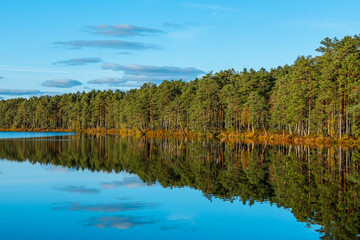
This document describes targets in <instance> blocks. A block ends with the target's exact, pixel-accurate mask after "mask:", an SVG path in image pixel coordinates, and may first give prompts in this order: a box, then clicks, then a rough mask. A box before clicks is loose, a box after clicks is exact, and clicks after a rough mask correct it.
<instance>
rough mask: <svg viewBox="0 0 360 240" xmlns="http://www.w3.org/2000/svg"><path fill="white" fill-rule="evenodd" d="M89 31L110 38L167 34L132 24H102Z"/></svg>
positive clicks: (90, 28) (88, 29)
mask: <svg viewBox="0 0 360 240" xmlns="http://www.w3.org/2000/svg"><path fill="white" fill-rule="evenodd" d="M86 29H87V31H88V32H90V33H93V34H95V35H102V36H110V37H129V36H144V35H149V34H151V35H153V34H161V33H165V32H164V31H162V30H159V29H154V28H147V27H140V26H136V25H132V24H118V25H108V24H100V25H97V26H89V27H86Z"/></svg>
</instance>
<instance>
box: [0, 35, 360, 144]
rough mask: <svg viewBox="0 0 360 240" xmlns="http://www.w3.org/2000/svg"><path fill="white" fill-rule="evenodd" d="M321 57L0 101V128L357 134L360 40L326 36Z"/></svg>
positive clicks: (359, 91)
mask: <svg viewBox="0 0 360 240" xmlns="http://www.w3.org/2000/svg"><path fill="white" fill-rule="evenodd" d="M317 51H318V52H319V53H320V54H321V55H320V56H316V57H311V56H306V57H305V56H300V57H298V59H297V60H296V61H295V62H294V64H293V65H291V66H288V65H285V66H283V67H278V68H276V69H271V70H270V71H267V70H265V69H260V70H259V71H255V70H254V69H249V70H248V69H244V70H242V71H240V72H236V71H234V70H233V69H230V70H226V71H220V72H218V73H212V72H210V73H208V74H207V75H205V76H203V77H201V78H199V79H195V80H193V81H190V82H185V81H182V80H171V81H167V80H165V81H163V82H162V83H161V84H160V85H158V86H157V85H155V84H152V83H145V84H144V85H143V86H142V87H141V88H139V89H132V90H129V91H126V92H123V91H120V90H116V91H112V90H108V91H94V90H93V91H91V92H88V93H86V92H82V93H80V92H77V93H69V94H64V95H61V96H54V97H49V96H41V97H31V98H30V99H25V98H17V99H9V100H1V101H0V128H6V129H12V128H13V129H15V128H33V129H34V128H40V129H58V128H61V129H72V130H78V129H80V128H81V129H86V128H96V129H103V128H104V129H138V130H140V131H145V130H164V131H168V130H173V131H181V132H184V133H185V134H186V132H187V131H194V132H203V133H212V134H216V133H220V132H222V131H228V132H244V131H262V132H264V133H265V134H267V131H269V130H270V131H272V132H287V133H289V134H298V135H302V136H305V135H316V136H324V137H333V138H342V137H344V136H347V137H359V136H360V81H359V78H360V37H359V35H355V36H353V37H350V36H347V37H344V38H343V39H341V40H338V39H336V38H335V39H329V38H326V39H324V40H323V41H322V42H321V46H320V47H319V48H318V49H317Z"/></svg>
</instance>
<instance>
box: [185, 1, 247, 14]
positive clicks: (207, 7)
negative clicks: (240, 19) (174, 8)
mask: <svg viewBox="0 0 360 240" xmlns="http://www.w3.org/2000/svg"><path fill="white" fill-rule="evenodd" d="M182 4H183V5H184V6H186V7H190V8H199V9H204V10H213V11H227V12H240V9H238V8H233V7H226V6H220V5H213V4H202V3H191V2H183V3H182Z"/></svg>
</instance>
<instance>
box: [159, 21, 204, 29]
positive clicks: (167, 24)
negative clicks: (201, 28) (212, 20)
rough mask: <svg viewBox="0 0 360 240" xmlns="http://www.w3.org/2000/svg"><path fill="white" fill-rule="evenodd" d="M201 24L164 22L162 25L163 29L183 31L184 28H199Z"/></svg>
mask: <svg viewBox="0 0 360 240" xmlns="http://www.w3.org/2000/svg"><path fill="white" fill-rule="evenodd" d="M198 25H199V24H198V23H197V22H185V23H181V24H179V23H171V22H163V23H162V24H161V26H162V27H165V28H173V29H181V28H184V27H194V26H198Z"/></svg>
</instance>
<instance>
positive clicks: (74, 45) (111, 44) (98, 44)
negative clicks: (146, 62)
mask: <svg viewBox="0 0 360 240" xmlns="http://www.w3.org/2000/svg"><path fill="white" fill-rule="evenodd" d="M54 44H56V45H60V46H65V47H67V48H70V49H81V48H84V47H92V48H110V49H129V50H147V49H159V48H160V47H159V46H156V45H152V44H146V43H141V42H128V41H122V40H94V41H87V40H78V41H67V42H54Z"/></svg>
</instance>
